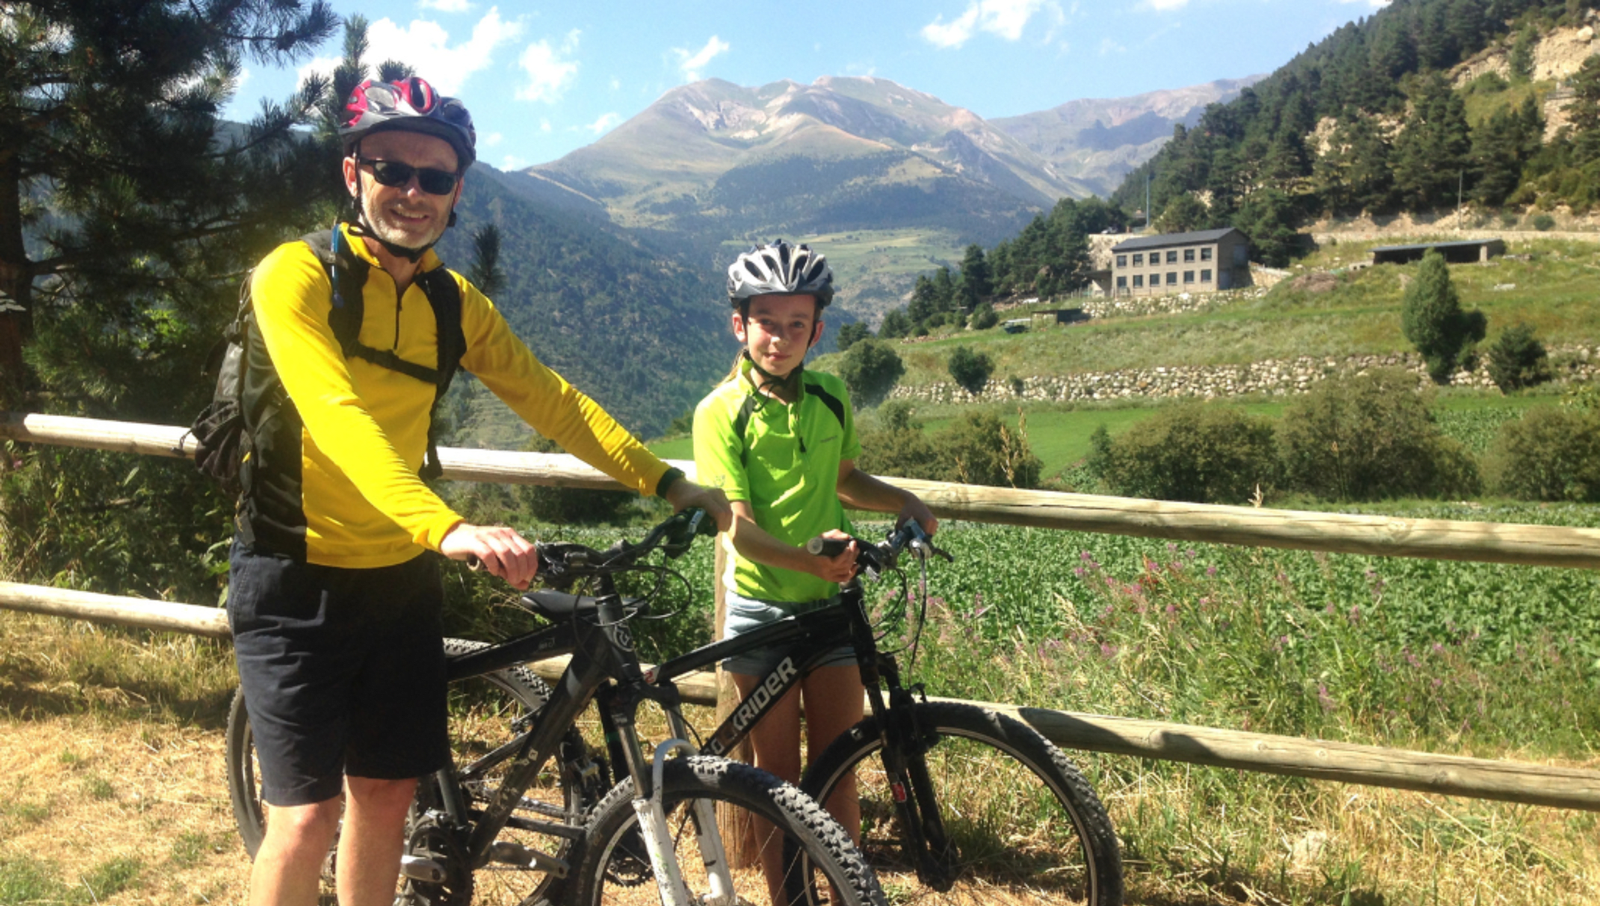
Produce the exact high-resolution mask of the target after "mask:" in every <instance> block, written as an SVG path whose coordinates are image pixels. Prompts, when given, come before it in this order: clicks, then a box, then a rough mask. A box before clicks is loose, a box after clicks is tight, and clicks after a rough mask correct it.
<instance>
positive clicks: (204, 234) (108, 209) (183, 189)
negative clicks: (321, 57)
mask: <svg viewBox="0 0 1600 906" xmlns="http://www.w3.org/2000/svg"><path fill="white" fill-rule="evenodd" d="M337 25H338V20H337V19H336V18H335V16H334V14H333V12H332V10H331V8H330V7H329V5H328V4H327V3H326V2H325V0H313V2H310V3H296V2H290V0H236V2H229V3H192V2H187V0H105V2H100V3H93V4H84V3H49V4H28V5H22V4H13V5H10V6H9V7H8V8H7V11H6V12H5V14H4V19H3V24H0V73H3V75H4V78H3V79H0V93H3V100H0V408H4V409H12V408H18V407H21V406H26V405H28V400H29V398H30V397H29V390H30V389H31V388H34V387H36V386H37V384H36V379H37V376H36V375H32V374H30V372H29V370H28V368H27V366H25V364H24V360H23V354H22V353H23V348H24V346H25V345H28V344H30V343H31V342H32V341H33V340H34V337H35V330H36V327H37V325H38V324H39V323H40V319H39V318H38V317H37V315H38V313H39V309H40V307H41V305H42V306H44V307H46V308H48V309H50V310H51V313H52V320H53V321H54V322H56V323H55V327H56V328H58V329H59V330H63V331H71V332H74V333H75V335H76V336H78V337H80V338H84V339H95V340H97V341H100V342H116V343H117V344H119V345H120V348H121V351H120V353H119V355H121V356H123V357H128V356H133V357H137V356H140V355H151V354H160V353H161V352H171V351H172V350H173V349H174V348H175V347H177V346H181V345H183V344H186V343H194V344H200V343H203V342H204V341H203V340H202V339H200V338H198V337H190V336H187V335H186V334H185V332H184V325H185V324H195V325H196V326H197V327H198V328H199V329H202V330H206V331H209V330H211V329H214V328H215V325H216V320H217V319H216V318H215V317H214V316H212V317H209V318H206V317H186V316H181V315H180V316H179V317H176V318H174V317H163V318H161V319H159V320H152V315H153V314H154V312H155V311H157V310H158V309H159V308H161V307H163V306H165V307H167V308H168V310H169V311H170V310H171V306H173V305H175V304H180V300H176V299H174V298H173V295H172V294H173V293H174V292H180V293H188V294H191V301H193V299H192V295H193V294H196V291H197V288H198V289H199V290H200V291H199V292H198V295H201V296H204V297H205V302H207V303H211V304H215V303H216V302H217V299H218V296H219V294H220V295H226V293H219V292H218V291H217V287H216V286H215V279H216V278H217V277H218V276H220V275H221V274H222V273H229V272H231V273H232V274H237V272H238V270H237V264H238V253H239V251H240V250H250V251H251V252H257V253H258V252H262V251H265V249H266V248H268V247H270V244H271V242H272V241H273V240H276V239H279V238H281V235H280V231H281V230H282V229H283V226H284V223H285V221H286V220H291V219H293V217H294V216H295V214H297V213H303V212H304V211H305V210H306V208H307V207H308V205H309V204H311V203H314V202H315V201H316V200H317V198H319V197H326V196H327V193H328V191H329V190H330V189H331V188H332V185H333V182H332V179H333V176H334V175H335V174H336V172H337V170H336V168H335V167H334V159H335V158H334V157H332V156H330V153H329V149H328V148H327V147H326V146H323V145H321V144H319V143H316V142H308V141H305V140H303V139H302V138H301V137H299V136H298V134H297V133H296V132H295V131H293V127H295V126H299V125H302V124H306V123H308V122H311V121H312V119H313V117H314V114H315V113H316V112H317V103H318V101H320V100H321V99H322V96H323V94H324V91H325V89H326V87H327V85H326V82H325V80H322V79H317V78H312V79H308V80H307V82H306V83H305V85H304V86H303V87H302V90H301V91H300V92H299V93H298V94H297V95H296V96H295V97H294V98H293V99H292V100H290V101H289V102H287V103H284V104H269V105H266V106H264V108H263V110H262V112H261V114H260V115H259V116H258V117H257V118H256V120H255V121H254V122H252V123H251V124H250V125H249V127H248V128H247V129H245V130H243V131H242V132H232V131H228V130H225V129H224V128H223V127H222V124H221V122H220V121H219V119H218V112H219V111H220V110H221V108H222V106H223V104H224V103H226V102H227V100H228V98H229V97H230V96H231V95H232V92H233V90H234V89H235V87H236V86H237V84H238V79H239V76H240V72H241V60H242V57H243V56H244V55H249V56H250V57H251V58H253V59H256V60H259V61H262V62H272V63H281V62H285V61H289V60H292V59H296V58H300V57H303V56H305V55H306V54H308V53H309V52H310V51H311V50H312V49H313V48H314V47H315V46H316V45H317V44H318V43H319V42H320V41H321V40H322V39H323V38H325V37H327V36H328V35H330V34H331V33H332V32H333V30H334V29H335V28H336V27H337ZM285 186H297V187H299V190H298V191H296V192H285V191H284V187H285ZM217 256H221V257H223V258H224V259H230V264H231V265H232V267H231V268H230V267H228V266H223V267H213V266H214V265H216V263H217ZM204 287H209V288H210V290H211V291H210V292H209V293H208V292H206V291H205V289H203V288H204ZM195 304H200V303H195ZM107 330H111V331H112V333H113V335H114V336H109V337H108V335H107V334H106V331H107ZM112 358H114V357H108V359H107V361H108V362H109V361H111V360H112ZM102 364H104V363H102ZM168 402H169V404H170V401H168Z"/></svg>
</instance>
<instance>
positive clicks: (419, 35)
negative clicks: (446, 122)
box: [367, 7, 522, 94]
mask: <svg viewBox="0 0 1600 906" xmlns="http://www.w3.org/2000/svg"><path fill="white" fill-rule="evenodd" d="M521 34H522V25H521V23H518V22H508V21H506V20H504V19H501V18H500V10H499V9H498V8H497V7H490V9H489V12H487V13H485V14H484V17H483V18H482V19H479V20H478V24H477V25H474V26H473V27H472V37H470V38H468V39H467V40H466V41H464V42H462V43H460V44H457V45H456V46H454V47H451V46H450V33H449V32H447V31H445V30H444V28H443V26H441V25H439V23H437V22H429V21H428V20H426V19H413V20H412V21H411V24H409V25H407V26H406V27H405V28H401V27H400V26H399V25H396V24H395V23H394V22H393V21H392V20H390V19H379V20H378V21H376V22H374V23H372V25H371V26H370V27H369V28H368V29H367V40H368V42H369V44H370V46H371V49H370V50H368V51H367V59H368V60H370V61H372V62H374V63H380V62H383V61H384V60H398V61H400V62H402V63H405V64H407V65H409V66H411V67H412V68H413V69H415V70H416V72H417V75H419V76H422V77H423V78H425V79H427V80H428V81H429V82H431V83H432V84H433V87H435V88H437V89H438V90H439V92H440V93H441V94H456V93H457V92H459V91H460V90H461V85H462V84H463V83H464V82H466V80H467V78H468V77H469V76H471V75H472V74H473V73H475V72H478V71H479V70H482V69H484V68H486V67H488V66H489V64H490V63H492V62H493V53H492V52H493V51H494V49H495V48H496V47H498V46H500V45H501V44H504V43H506V42H507V41H512V40H515V39H516V38H517V36H519V35H521Z"/></svg>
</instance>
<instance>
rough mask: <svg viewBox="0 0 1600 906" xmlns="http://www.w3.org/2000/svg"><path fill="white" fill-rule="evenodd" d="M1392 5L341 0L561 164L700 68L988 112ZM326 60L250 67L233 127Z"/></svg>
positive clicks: (1216, 68) (435, 78)
mask: <svg viewBox="0 0 1600 906" xmlns="http://www.w3.org/2000/svg"><path fill="white" fill-rule="evenodd" d="M1384 2H1386V0H1100V2H1075V0H917V2H910V0H854V2H835V0H828V2H812V3H803V2H795V3H785V4H777V3H759V2H758V3H751V2H742V3H738V2H714V0H669V2H638V0H629V2H619V0H591V2H588V3H571V2H569V3H560V4H556V3H524V2H505V0H502V2H498V3H496V2H490V0H399V2H393V0H391V2H387V3H377V2H371V0H334V8H335V9H336V10H337V12H339V13H340V14H341V15H345V16H348V15H350V14H353V13H361V14H363V15H365V16H366V17H367V19H368V20H369V22H370V23H371V30H370V32H369V38H370V41H371V45H372V50H371V52H370V53H369V56H368V62H369V63H373V64H375V63H377V62H379V61H381V60H383V59H389V58H394V59H401V60H405V61H406V62H408V63H410V64H411V65H412V66H414V67H416V70H417V73H418V74H419V75H421V76H423V77H424V78H426V79H428V80H429V81H431V82H433V83H434V84H435V85H436V86H437V87H438V88H439V89H440V90H441V91H443V92H444V93H446V94H454V95H457V96H460V97H461V98H462V99H463V100H465V101H466V103H467V106H468V107H469V108H470V109H471V110H472V113H473V117H474V120H475V122H476V124H477V127H478V134H479V140H480V149H479V156H480V157H481V158H482V159H483V160H484V161H486V162H487V163H490V164H492V165H494V166H496V167H499V168H501V169H515V168H520V167H526V166H529V165H532V164H537V163H543V162H545V161H550V160H555V159H556V158H559V157H561V156H562V155H564V154H566V153H568V152H569V151H572V150H573V149H575V148H579V147H582V146H583V145H586V144H588V143H590V142H592V141H594V140H595V139H596V138H598V137H599V136H601V135H604V134H605V133H606V132H607V131H609V130H610V129H612V128H614V127H615V126H616V125H617V124H619V123H621V122H623V121H625V120H627V119H628V118H629V117H631V116H633V115H635V114H637V113H639V112H640V111H641V110H643V109H645V108H646V107H648V106H649V105H650V104H651V103H652V102H653V101H655V100H656V99H657V98H659V97H660V96H661V95H662V93H664V92H666V91H667V90H669V89H671V88H673V87H675V86H678V85H682V84H685V83H687V82H691V81H695V80H697V79H701V78H720V79H726V80H727V81H730V82H734V83H736V84H740V85H750V86H754V85H762V84H766V83H768V82H773V81H777V80H779V79H793V80H795V81H798V82H811V81H814V80H815V79H817V78H818V77H820V76H825V75H873V76H878V77H880V78H886V79H892V80H894V81H896V82H899V83H901V84H903V85H906V86H908V87H911V88H915V89H917V90H919V91H924V92H927V93H929V94H932V95H935V96H936V97H939V98H940V99H942V100H944V101H946V102H948V103H951V104H956V105H958V106H962V107H966V108H968V109H970V110H972V111H973V112H975V113H977V114H978V115H979V116H982V117H985V118H993V117H1001V116H1014V115H1016V114H1021V113H1029V112H1032V111H1036V110H1044V109H1047V108H1050V107H1054V106H1056V105H1058V104H1062V103H1065V102H1066V101H1070V100H1073V99H1076V98H1089V97H1122V96H1126V95H1132V94H1139V93H1142V92H1146V91H1153V90H1156V89H1161V88H1179V87H1183V86H1186V85H1193V84H1196V83H1200V82H1208V81H1211V80H1212V79H1219V78H1235V77H1239V76H1245V75H1250V74H1252V73H1266V72H1271V71H1272V70H1273V69H1275V68H1277V67H1278V66H1280V65H1282V64H1283V63H1285V62H1287V61H1288V60H1289V59H1290V58H1291V57H1292V56H1294V55H1295V54H1296V53H1298V52H1299V51H1300V50H1302V49H1304V48H1305V47H1306V45H1307V44H1309V43H1311V42H1313V41H1316V40H1318V39H1320V38H1322V37H1323V36H1325V35H1327V34H1328V33H1329V32H1330V31H1332V30H1333V29H1335V28H1337V27H1338V26H1339V25H1341V24H1343V23H1345V22H1349V21H1351V20H1353V19H1355V18H1358V17H1361V16H1366V15H1370V14H1372V13H1373V12H1374V11H1375V9H1376V8H1377V7H1379V6H1381V5H1382V4H1383V3H1384ZM339 50H340V41H339V39H338V38H335V39H333V40H330V41H329V42H328V43H327V44H326V45H325V46H324V47H323V48H322V49H321V51H320V53H319V57H318V58H317V59H316V60H313V61H310V62H306V63H303V64H302V65H301V66H300V67H291V68H288V69H282V70H272V69H267V68H263V67H262V66H260V65H259V64H249V65H247V66H246V71H245V74H244V76H243V78H242V80H241V82H240V85H239V89H238V93H237V95H236V97H235V99H234V101H233V104H232V105H231V106H230V107H229V109H228V110H227V115H228V116H229V118H232V119H247V118H248V117H249V116H250V115H251V114H252V113H253V111H254V110H255V109H256V108H257V107H258V105H259V103H260V100H261V99H262V98H264V97H272V98H281V97H285V96H287V95H288V93H289V92H290V91H292V90H293V88H294V85H295V83H296V81H297V80H298V78H299V77H300V75H301V73H303V72H305V71H306V70H307V69H308V68H309V67H318V68H322V69H331V68H332V65H333V63H334V62H335V61H336V57H337V55H338V53H339Z"/></svg>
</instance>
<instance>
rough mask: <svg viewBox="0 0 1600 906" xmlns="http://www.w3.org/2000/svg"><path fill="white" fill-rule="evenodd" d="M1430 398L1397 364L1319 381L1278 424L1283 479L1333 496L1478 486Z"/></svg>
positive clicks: (1471, 465) (1457, 491)
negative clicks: (1433, 411)
mask: <svg viewBox="0 0 1600 906" xmlns="http://www.w3.org/2000/svg"><path fill="white" fill-rule="evenodd" d="M1428 402H1429V400H1428V398H1427V397H1425V396H1424V395H1422V394H1419V393H1417V379H1416V377H1415V376H1414V375H1412V374H1410V373H1408V372H1405V371H1401V370H1399V369H1375V370H1374V371H1372V372H1371V373H1370V374H1366V375H1360V376H1356V377H1350V378H1343V379H1337V380H1328V381H1323V382H1322V383H1320V384H1317V385H1316V386H1315V387H1314V388H1313V389H1312V391H1311V392H1310V393H1308V394H1306V395H1305V396H1303V397H1300V398H1299V399H1296V400H1294V401H1293V402H1291V403H1290V404H1289V406H1288V407H1287V408H1286V409H1285V410H1284V413H1283V423H1282V424H1281V425H1280V426H1279V428H1278V447H1279V452H1280V455H1281V457H1282V462H1283V476H1284V482H1285V484H1286V486H1287V487H1289V488H1292V489H1295V490H1300V491H1305V492H1307V493H1311V494H1315V495H1317V496H1319V497H1325V498H1329V499H1333V500H1381V499H1384V498H1389V497H1406V496H1415V497H1435V496H1440V497H1442V496H1450V497H1466V496H1472V495H1474V494H1476V493H1477V492H1478V488H1479V479H1478V469H1477V465H1476V463H1475V462H1474V461H1473V459H1472V457H1471V455H1470V454H1468V453H1467V451H1466V449H1465V448H1463V447H1462V446H1461V444H1460V443H1458V442H1457V441H1454V440H1451V439H1450V438H1448V437H1446V436H1445V435H1444V433H1443V432H1442V431H1440V430H1439V426H1438V425H1437V424H1435V423H1434V420H1433V415H1432V414H1431V413H1430V412H1429V411H1428Z"/></svg>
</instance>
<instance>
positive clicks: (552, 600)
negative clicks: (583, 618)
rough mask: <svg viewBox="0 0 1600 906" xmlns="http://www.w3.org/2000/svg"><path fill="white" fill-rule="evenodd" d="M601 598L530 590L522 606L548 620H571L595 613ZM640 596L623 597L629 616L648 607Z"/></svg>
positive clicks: (623, 603) (623, 605) (524, 596)
mask: <svg viewBox="0 0 1600 906" xmlns="http://www.w3.org/2000/svg"><path fill="white" fill-rule="evenodd" d="M599 600H600V599H599V598H596V597H593V596H591V595H569V594H566V593H564V592H559V591H548V590H543V589H541V590H539V591H530V592H527V593H526V594H524V595H523V596H522V606H523V607H526V608H527V609H529V610H531V611H533V612H534V613H536V614H538V615H539V616H541V617H544V618H545V619H547V620H570V619H572V616H573V614H576V613H580V612H581V613H593V612H594V609H595V607H596V605H597V604H598V603H599ZM646 606H647V605H646V604H645V602H644V601H643V600H641V599H639V598H623V599H622V607H623V609H624V610H626V611H627V612H628V615H629V616H633V615H634V614H635V613H637V612H639V611H641V610H644V609H646Z"/></svg>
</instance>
